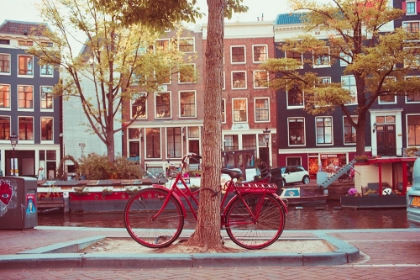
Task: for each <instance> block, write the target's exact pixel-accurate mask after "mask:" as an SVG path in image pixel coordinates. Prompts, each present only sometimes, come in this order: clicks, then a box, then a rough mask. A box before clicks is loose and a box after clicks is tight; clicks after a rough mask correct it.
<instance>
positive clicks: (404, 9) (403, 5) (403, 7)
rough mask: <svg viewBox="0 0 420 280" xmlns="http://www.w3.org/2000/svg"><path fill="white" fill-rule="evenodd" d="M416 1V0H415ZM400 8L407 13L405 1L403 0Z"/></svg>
mask: <svg viewBox="0 0 420 280" xmlns="http://www.w3.org/2000/svg"><path fill="white" fill-rule="evenodd" d="M417 3H418V2H417ZM402 10H403V11H404V12H405V13H407V4H406V3H405V1H403V2H402Z"/></svg>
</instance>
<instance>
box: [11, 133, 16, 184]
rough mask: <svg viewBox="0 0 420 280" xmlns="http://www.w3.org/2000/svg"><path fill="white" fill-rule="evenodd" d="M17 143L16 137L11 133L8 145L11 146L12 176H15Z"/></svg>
mask: <svg viewBox="0 0 420 280" xmlns="http://www.w3.org/2000/svg"><path fill="white" fill-rule="evenodd" d="M17 143H18V137H17V135H16V134H15V133H14V132H12V135H10V144H12V170H13V174H12V175H13V176H16V172H15V147H16V145H17Z"/></svg>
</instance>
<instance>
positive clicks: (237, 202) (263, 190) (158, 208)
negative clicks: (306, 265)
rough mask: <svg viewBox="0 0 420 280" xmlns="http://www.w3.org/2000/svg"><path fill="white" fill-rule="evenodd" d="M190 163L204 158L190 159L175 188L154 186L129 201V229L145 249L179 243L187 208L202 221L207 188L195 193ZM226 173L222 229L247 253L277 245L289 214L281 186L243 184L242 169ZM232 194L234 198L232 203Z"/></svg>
mask: <svg viewBox="0 0 420 280" xmlns="http://www.w3.org/2000/svg"><path fill="white" fill-rule="evenodd" d="M190 158H194V159H195V160H199V159H201V157H200V156H199V155H197V154H194V153H189V154H187V155H185V156H184V157H183V159H182V162H181V166H180V170H179V172H178V174H177V175H176V177H175V179H174V180H173V182H172V185H171V187H170V188H167V187H165V186H163V185H153V186H152V187H147V188H144V189H141V190H139V191H138V192H137V193H135V194H134V195H133V196H132V197H131V198H130V199H129V200H128V202H127V205H126V207H125V210H124V224H125V227H126V229H127V231H128V233H129V234H130V236H131V237H132V238H133V239H134V240H135V241H137V242H138V243H139V244H141V245H144V246H146V247H150V248H161V247H166V246H168V245H170V244H171V243H173V242H174V241H175V240H176V239H177V238H178V237H179V236H180V234H181V232H182V229H183V227H184V219H185V217H186V216H187V211H186V206H187V207H188V208H189V209H190V212H191V214H192V215H193V216H194V218H195V219H197V211H196V210H195V209H198V200H199V193H200V189H201V191H202V190H204V189H205V187H203V186H202V187H201V188H200V189H198V190H197V191H191V189H190V188H189V187H188V185H187V184H186V182H185V180H184V173H185V171H186V168H187V166H188V162H189V159H190ZM221 172H222V173H224V174H227V175H229V177H230V180H228V181H227V182H226V183H225V184H224V185H223V187H221V189H220V191H221V192H224V195H223V196H222V199H221V203H220V218H221V225H222V228H223V227H224V228H225V230H226V232H227V234H228V236H229V237H230V239H231V240H232V241H233V242H235V243H236V244H237V245H239V246H241V247H243V248H246V249H261V248H264V247H267V246H269V245H271V244H272V243H274V242H275V241H276V240H277V239H278V238H279V237H280V235H281V234H282V232H283V229H284V226H285V222H286V213H287V206H286V205H285V203H284V202H283V201H282V200H281V199H280V197H278V196H277V194H276V191H277V186H276V185H275V184H272V183H269V182H268V181H267V180H262V181H251V182H241V183H239V182H237V180H238V179H239V178H241V176H242V172H241V170H240V169H238V168H233V169H228V168H223V169H222V171H221ZM229 194H233V197H232V198H231V199H230V200H229V201H228V197H229ZM215 195H217V193H216V194H215ZM225 205H226V206H225ZM194 206H195V207H194ZM190 212H188V213H190Z"/></svg>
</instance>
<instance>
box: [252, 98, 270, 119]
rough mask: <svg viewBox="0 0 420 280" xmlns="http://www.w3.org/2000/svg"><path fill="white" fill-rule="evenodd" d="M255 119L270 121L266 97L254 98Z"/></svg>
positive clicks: (268, 102)
mask: <svg viewBox="0 0 420 280" xmlns="http://www.w3.org/2000/svg"><path fill="white" fill-rule="evenodd" d="M255 121H256V122H267V121H270V101H269V99H268V98H257V99H255Z"/></svg>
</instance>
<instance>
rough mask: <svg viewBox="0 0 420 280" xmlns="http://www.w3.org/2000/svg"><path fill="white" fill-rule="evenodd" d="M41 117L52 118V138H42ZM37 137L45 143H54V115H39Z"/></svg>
mask: <svg viewBox="0 0 420 280" xmlns="http://www.w3.org/2000/svg"><path fill="white" fill-rule="evenodd" d="M42 119H52V124H51V137H52V139H48V140H43V139H42ZM39 129H40V130H39V133H40V134H39V139H40V141H41V143H43V144H45V143H51V144H52V143H54V117H52V116H41V117H40V118H39Z"/></svg>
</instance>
